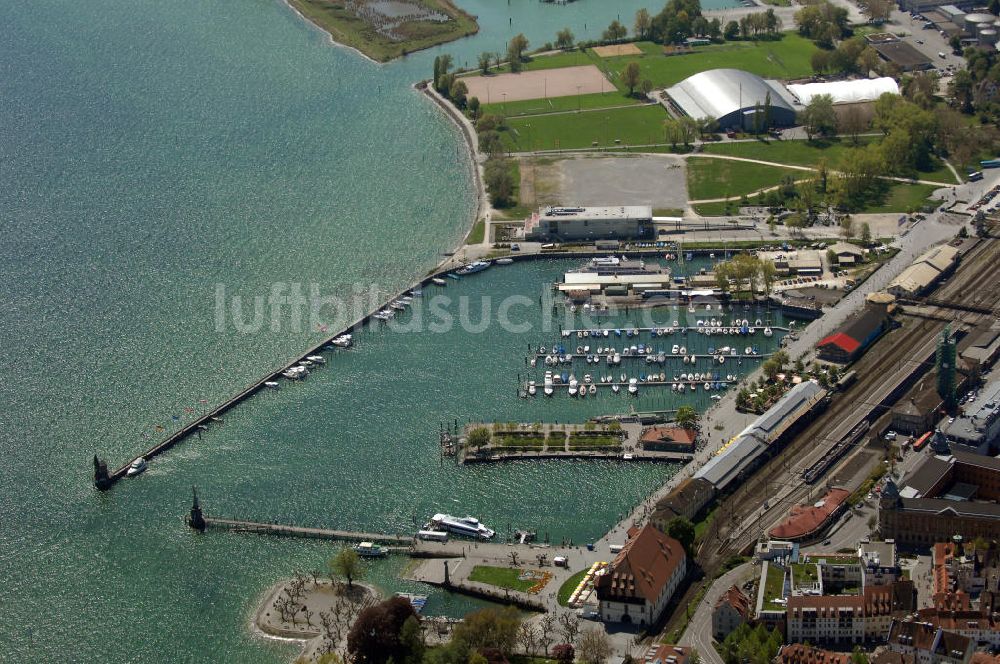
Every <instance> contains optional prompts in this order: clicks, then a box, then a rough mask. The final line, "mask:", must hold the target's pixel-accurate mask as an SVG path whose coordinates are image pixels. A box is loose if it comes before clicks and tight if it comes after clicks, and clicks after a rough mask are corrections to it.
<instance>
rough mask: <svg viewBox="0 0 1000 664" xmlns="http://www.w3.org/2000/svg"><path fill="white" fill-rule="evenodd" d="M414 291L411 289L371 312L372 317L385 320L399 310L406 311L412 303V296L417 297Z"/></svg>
mask: <svg viewBox="0 0 1000 664" xmlns="http://www.w3.org/2000/svg"><path fill="white" fill-rule="evenodd" d="M418 296H419V295H418V293H417V292H416V291H412V292H411V293H410V294H408V295H403V296H402V297H400V298H399V299H397V300H393V301H392V302H390V303H389V304H388V305H386V306H385V308H383V309H381V310H380V311H377V312H375V313H374V314H372V318H375V319H376V320H380V321H383V322H385V321H387V320H390V319H392V318H393V317H395V315H396V314H397V313H399V312H401V311H406V310H407V309H408V308H409V306H410V305H411V304H413V298H414V297H418Z"/></svg>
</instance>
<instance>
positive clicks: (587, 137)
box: [502, 105, 667, 152]
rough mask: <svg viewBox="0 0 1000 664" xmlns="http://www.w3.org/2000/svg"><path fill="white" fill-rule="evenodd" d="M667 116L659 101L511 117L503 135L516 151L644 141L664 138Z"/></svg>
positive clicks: (511, 149) (507, 145) (616, 145)
mask: <svg viewBox="0 0 1000 664" xmlns="http://www.w3.org/2000/svg"><path fill="white" fill-rule="evenodd" d="M666 119H667V112H666V111H665V110H663V107H662V106H659V105H653V106H637V107H635V108H615V109H607V110H603V111H588V112H583V113H572V112H571V113H562V114H553V115H542V116H536V117H531V118H511V119H509V120H508V121H507V124H508V126H509V129H508V130H507V131H505V132H503V133H502V136H503V140H504V144H505V146H506V147H507V149H508V150H510V151H512V152H525V151H529V150H558V149H570V148H589V147H595V146H596V147H620V146H627V145H643V144H647V143H662V142H663V133H664V132H663V121H664V120H666ZM616 141H617V142H616ZM595 144H596V145H595Z"/></svg>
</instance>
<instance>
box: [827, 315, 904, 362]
mask: <svg viewBox="0 0 1000 664" xmlns="http://www.w3.org/2000/svg"><path fill="white" fill-rule="evenodd" d="M887 322H888V317H887V316H886V310H885V307H884V306H880V305H871V304H870V305H868V306H867V307H865V309H864V311H862V312H861V314H859V315H858V316H856V317H854V318H853V319H851V320H850V321H848V322H847V323H846V324H845V325H844V326H843V327H841V328H840V329H839V330H837V331H836V332H834V333H833V334H831V335H830V336H828V337H826V338H824V339H821V340H820V342H819V343H818V344H816V354H817V355H818V356H819V358H820V359H821V360H827V361H829V362H837V363H840V364H847V363H848V362H853V361H854V360H856V359H858V357H859V356H860V355H861V354H862V353H863V352H865V349H866V348H868V346H870V345H871V343H872V342H873V341H875V340H876V339H878V337H879V335H880V334H882V331H883V330H885V329H886V325H887Z"/></svg>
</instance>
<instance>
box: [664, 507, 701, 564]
mask: <svg viewBox="0 0 1000 664" xmlns="http://www.w3.org/2000/svg"><path fill="white" fill-rule="evenodd" d="M667 534H668V535H670V536H671V537H673V538H674V539H675V540H677V541H678V542H680V543H681V546H683V547H684V550H685V551H687V554H688V555H689V556H690V555H693V554H694V551H692V549H691V547H693V546H694V524H693V523H691V522H690V521H689V520H688V519H685V518H684V517H682V516H675V517H674V518H673V519H671V520H670V521H668V522H667Z"/></svg>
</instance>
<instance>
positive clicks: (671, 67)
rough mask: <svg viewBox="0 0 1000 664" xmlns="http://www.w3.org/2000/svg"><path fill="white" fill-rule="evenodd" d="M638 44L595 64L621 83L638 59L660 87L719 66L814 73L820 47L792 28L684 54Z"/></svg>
mask: <svg viewBox="0 0 1000 664" xmlns="http://www.w3.org/2000/svg"><path fill="white" fill-rule="evenodd" d="M636 45H637V46H638V47H639V49H640V50H641V51H642V53H643V54H642V55H641V56H638V55H625V56H621V57H617V58H597V62H595V64H597V66H598V67H599V68H600V69H601V70H602V71H604V72H605V75H607V76H608V79H609V80H611V81H612V82H614V83H615V85H618V84H619V80H620V77H619V72H621V70H622V69H624V67H625V65H626V64H627V63H629V62H632V61H636V62H638V63H639V68H640V69H641V71H642V74H641V76H640V78H648V79H649V80H650V81H652V82H653V86H654V87H657V88H660V87H669V86H671V85H674V84H676V83H679V82H680V81H683V80H684V79H685V78H687V77H688V76H691V75H693V74H697V73H698V72H703V71H707V70H709V69H719V68H734V69H744V70H746V71H749V72H752V73H754V74H758V75H759V76H763V77H764V78H779V79H789V78H800V77H803V76H811V75H812V73H813V72H812V66H811V65H810V64H809V63H810V58H811V57H812V54H813V53H814V52H815V51H816V50H818V49H817V47H816V45H815V44H813V43H812V42H811V41H810V40H808V39H805V38H803V37H800V36H799V35H796V34H793V33H789V32H786V33H784V35H783V37H782V39H780V40H778V41H760V42H742V41H737V42H726V43H724V44H710V45H708V46H696V47H695V48H694V50H693V51H692V52H691V53H687V54H684V55H671V56H666V55H663V49H662V47H661V46H660V45H659V44H654V43H652V42H638V43H637V44H636ZM539 59H541V58H539ZM581 64H583V63H581Z"/></svg>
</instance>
